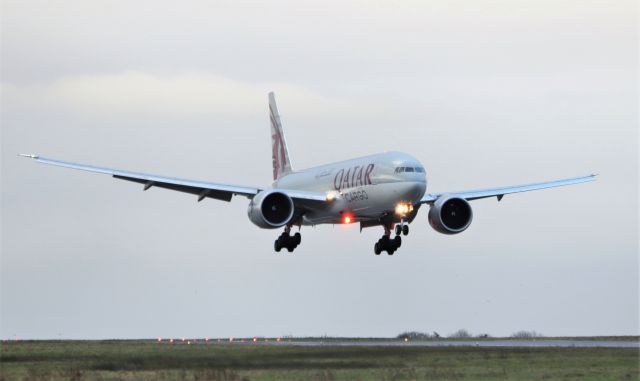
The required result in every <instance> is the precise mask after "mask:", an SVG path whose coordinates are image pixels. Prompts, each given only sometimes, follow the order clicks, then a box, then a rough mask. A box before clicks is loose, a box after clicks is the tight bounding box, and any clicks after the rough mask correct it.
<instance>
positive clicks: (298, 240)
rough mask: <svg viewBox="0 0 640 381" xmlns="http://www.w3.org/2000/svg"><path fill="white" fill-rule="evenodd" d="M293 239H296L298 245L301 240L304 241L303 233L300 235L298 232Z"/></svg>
mask: <svg viewBox="0 0 640 381" xmlns="http://www.w3.org/2000/svg"><path fill="white" fill-rule="evenodd" d="M293 239H294V242H295V243H296V246H298V245H299V244H300V242H302V235H300V233H296V234H294V235H293Z"/></svg>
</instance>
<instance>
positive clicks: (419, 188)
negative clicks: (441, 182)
mask: <svg viewBox="0 0 640 381" xmlns="http://www.w3.org/2000/svg"><path fill="white" fill-rule="evenodd" d="M426 189H427V184H426V183H424V182H411V183H410V185H409V186H408V187H407V189H406V190H405V193H404V199H405V200H407V201H409V200H410V201H412V202H413V203H417V202H418V201H420V200H421V199H422V196H424V192H425V191H426Z"/></svg>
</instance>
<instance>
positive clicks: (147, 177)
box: [20, 154, 326, 208]
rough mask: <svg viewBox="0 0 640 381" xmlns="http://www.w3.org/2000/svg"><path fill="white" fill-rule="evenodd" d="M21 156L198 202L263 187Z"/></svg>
mask: <svg viewBox="0 0 640 381" xmlns="http://www.w3.org/2000/svg"><path fill="white" fill-rule="evenodd" d="M20 156H23V157H28V158H31V159H34V160H35V161H37V162H39V163H42V164H49V165H55V166H58V167H65V168H72V169H79V170H82V171H89V172H96V173H103V174H107V175H111V176H113V177H114V178H116V179H119V180H126V181H132V182H135V183H140V184H143V185H144V190H147V189H149V188H151V187H158V188H165V189H170V190H174V191H178V192H185V193H191V194H194V195H197V196H198V201H202V200H204V199H205V198H213V199H216V200H222V201H231V198H232V197H233V196H234V195H240V196H245V197H247V198H253V196H255V195H256V194H258V192H260V191H262V190H263V188H257V187H247V186H242V185H231V184H218V183H209V182H204V181H196V180H185V179H178V178H174V177H165V176H158V175H151V174H146V173H136V172H129V171H124V170H121V169H113V168H103V167H95V166H92V165H86V164H77V163H70V162H67V161H60V160H54V159H48V158H45V157H41V156H38V155H25V154H20ZM278 191H281V192H283V193H286V194H287V195H289V196H290V197H291V198H292V199H293V201H294V203H295V204H296V206H298V207H302V208H304V207H309V206H312V205H318V204H319V203H325V202H326V194H324V193H321V192H308V191H297V190H288V189H279V190H278Z"/></svg>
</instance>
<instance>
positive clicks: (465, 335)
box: [396, 329, 543, 340]
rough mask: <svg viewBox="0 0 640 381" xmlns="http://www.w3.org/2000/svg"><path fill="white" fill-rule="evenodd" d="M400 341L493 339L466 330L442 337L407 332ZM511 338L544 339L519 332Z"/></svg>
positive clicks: (400, 337)
mask: <svg viewBox="0 0 640 381" xmlns="http://www.w3.org/2000/svg"><path fill="white" fill-rule="evenodd" d="M396 337H397V338H398V339H411V340H415V339H440V338H449V339H472V338H481V339H486V338H489V337H491V335H489V334H488V333H480V334H477V335H473V334H471V333H470V332H469V331H467V330H466V329H459V330H457V331H455V332H453V333H451V334H448V335H440V333H438V332H436V331H433V332H432V333H428V332H418V331H407V332H402V333H401V334H399V335H398V336H396ZM510 337H512V338H515V339H533V338H536V337H543V336H542V335H541V334H539V333H538V332H536V331H518V332H515V333H513V334H512V335H511V336H510Z"/></svg>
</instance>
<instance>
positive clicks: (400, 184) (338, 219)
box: [273, 152, 427, 225]
mask: <svg viewBox="0 0 640 381" xmlns="http://www.w3.org/2000/svg"><path fill="white" fill-rule="evenodd" d="M273 188H274V189H278V188H283V189H296V190H302V191H315V192H326V193H327V194H330V193H333V194H335V195H336V196H337V197H336V198H335V200H333V202H331V203H330V204H329V206H324V207H322V208H319V209H314V210H311V211H309V212H307V213H305V214H304V215H303V218H302V223H303V224H304V225H316V224H326V223H331V224H335V223H344V222H345V217H346V216H348V217H349V219H348V221H346V222H365V223H366V222H368V221H376V220H378V219H380V216H381V215H384V214H385V213H388V215H389V216H392V215H395V216H394V217H393V218H394V220H400V219H401V218H406V217H409V218H411V217H410V216H408V215H407V214H408V213H397V215H396V213H395V210H396V206H397V205H398V204H399V203H404V204H408V205H419V202H420V200H421V199H422V196H423V195H424V194H425V191H426V189H427V178H426V173H425V171H424V167H423V166H422V164H420V162H419V161H418V160H416V159H415V158H414V157H412V156H410V155H408V154H405V153H402V152H385V153H381V154H376V155H371V156H364V157H359V158H355V159H351V160H346V161H341V162H337V163H332V164H327V165H322V166H319V167H313V168H309V169H306V170H302V171H298V172H294V173H290V174H287V175H285V176H283V177H281V178H279V179H278V180H276V181H274V183H273Z"/></svg>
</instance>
